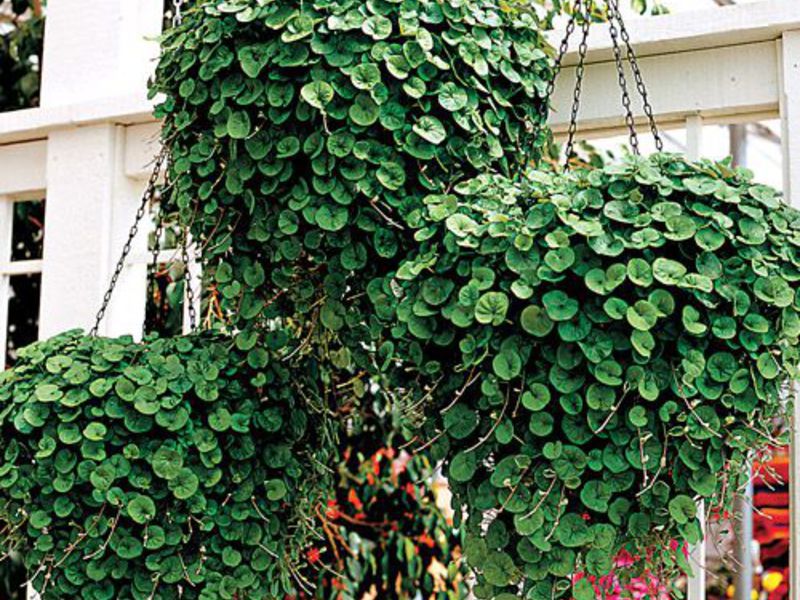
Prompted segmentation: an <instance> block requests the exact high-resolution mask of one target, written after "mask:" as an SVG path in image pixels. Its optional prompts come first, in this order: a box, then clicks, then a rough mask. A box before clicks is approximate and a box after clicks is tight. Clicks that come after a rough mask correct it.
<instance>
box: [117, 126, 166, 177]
mask: <svg viewBox="0 0 800 600" xmlns="http://www.w3.org/2000/svg"><path fill="white" fill-rule="evenodd" d="M160 139H161V127H160V125H159V124H158V123H156V122H152V123H146V124H142V125H133V126H131V127H127V128H126V129H125V140H126V141H125V175H126V176H128V177H131V178H133V179H147V178H149V177H150V173H151V172H152V170H153V160H154V158H155V156H156V155H157V154H158V152H159V150H160V148H161V143H160Z"/></svg>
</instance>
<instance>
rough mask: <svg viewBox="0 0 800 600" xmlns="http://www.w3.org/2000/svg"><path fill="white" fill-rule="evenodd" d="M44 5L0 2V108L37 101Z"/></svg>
mask: <svg viewBox="0 0 800 600" xmlns="http://www.w3.org/2000/svg"><path fill="white" fill-rule="evenodd" d="M44 4H45V0H3V1H0V111H6V110H16V109H20V108H30V107H32V106H37V105H38V104H39V76H40V71H41V64H42V47H43V44H42V42H43V40H44Z"/></svg>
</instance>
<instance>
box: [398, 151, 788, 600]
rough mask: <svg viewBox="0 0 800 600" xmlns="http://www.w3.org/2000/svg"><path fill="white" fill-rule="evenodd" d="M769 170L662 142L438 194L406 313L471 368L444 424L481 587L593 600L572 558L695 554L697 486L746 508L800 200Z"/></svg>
mask: <svg viewBox="0 0 800 600" xmlns="http://www.w3.org/2000/svg"><path fill="white" fill-rule="evenodd" d="M751 177H752V176H751V174H750V173H749V172H747V171H745V170H743V169H733V168H732V167H731V166H730V163H729V162H722V163H714V162H710V161H702V162H699V163H690V162H687V161H686V160H685V159H683V158H681V157H679V156H677V155H669V154H656V155H654V156H652V157H649V158H640V157H635V156H631V157H628V158H626V159H624V160H622V161H620V162H617V163H615V164H610V165H608V166H606V167H604V168H599V169H593V168H586V169H577V170H574V171H572V172H566V173H546V172H534V173H532V174H531V176H530V178H529V179H528V180H527V181H525V182H524V183H521V184H514V183H512V182H508V181H503V180H502V178H499V177H497V176H493V177H482V178H478V179H476V180H474V181H472V182H469V183H465V184H462V185H460V186H458V187H457V188H456V190H455V191H456V194H455V195H452V196H447V197H444V196H429V197H428V198H427V200H426V202H427V204H428V219H429V223H428V224H427V225H426V226H425V227H423V228H421V229H420V230H419V231H418V234H417V237H418V239H419V240H420V248H419V250H418V252H417V255H416V257H414V258H411V259H409V260H408V261H406V262H405V263H404V264H403V265H402V266H401V267H400V268H399V270H398V271H397V274H396V277H395V282H396V283H397V284H399V285H402V286H403V287H404V289H405V295H404V298H403V300H402V301H401V302H400V304H399V306H398V309H397V315H398V317H399V319H400V320H401V321H403V322H404V323H405V324H406V327H407V328H408V332H409V334H410V335H412V336H414V337H417V338H421V339H432V338H434V339H435V338H436V337H451V338H452V339H453V340H454V342H453V346H454V347H455V346H457V347H458V348H459V349H460V358H459V360H458V364H457V365H454V370H455V371H460V372H463V373H468V374H469V377H467V378H466V381H465V383H464V384H463V386H462V388H461V389H460V390H458V391H457V393H456V394H455V396H454V398H453V397H451V398H445V399H444V401H445V402H446V405H444V406H442V407H441V413H442V416H441V418H439V419H435V423H436V424H435V426H433V425H431V426H430V427H431V428H430V429H429V432H428V436H427V437H428V439H438V441H437V442H436V444H435V446H434V448H435V452H436V453H437V454H438V456H441V457H442V458H446V459H447V461H448V463H449V467H448V473H449V479H450V482H451V485H452V487H453V491H454V492H455V495H456V504H457V506H465V507H466V508H467V509H468V516H467V519H466V524H465V525H466V530H467V535H468V539H467V541H466V545H465V550H466V554H467V560H468V561H469V564H470V565H471V566H472V567H473V568H474V569H475V570H476V571H477V572H478V573H479V576H480V581H481V584H480V585H479V587H478V589H477V590H476V593H477V595H478V596H479V597H481V598H504V599H505V598H508V599H509V600H510V598H512V597H516V596H515V594H516V592H517V590H518V589H522V590H523V591H524V597H526V598H534V599H541V600H545V599H549V598H552V597H554V596H555V597H569V596H570V595H572V596H574V597H575V598H576V599H577V600H591V599H593V598H594V597H595V591H594V589H593V587H592V586H591V585H590V583H589V580H588V578H583V579H582V580H580V581H577V583H575V585H574V586H573V583H572V582H573V579H572V577H573V574H575V573H577V572H583V573H586V574H588V575H590V576H603V575H606V574H608V573H609V572H610V570H611V569H612V566H613V565H612V563H613V559H614V557H615V556H616V555H617V554H618V552H619V551H620V550H622V549H625V550H627V551H628V552H629V554H630V555H633V556H640V557H649V562H650V563H651V565H653V564H654V565H655V566H656V568H657V571H656V573H657V574H658V575H663V576H664V577H665V580H667V578H668V577H669V576H674V575H676V572H677V571H679V570H688V569H689V565H687V564H686V562H685V560H684V557H683V553H682V552H681V551H675V550H673V548H674V545H671V541H672V540H678V541H679V542H680V545H681V546H684V547H685V545H686V544H692V543H696V542H698V541H699V540H700V539H701V537H702V531H701V529H700V526H699V523H698V514H697V511H698V500H699V499H705V500H706V506H707V507H709V508H710V507H715V506H725V507H729V508H730V504H731V499H732V498H733V496H734V494H736V493H737V491H738V490H739V484H740V483H741V482H742V480H743V479H745V478H747V477H748V476H749V472H750V471H749V468H748V461H749V460H750V459H751V457H752V452H753V451H754V450H755V449H757V448H760V447H763V446H765V445H768V444H769V443H771V442H773V441H774V440H772V438H771V436H770V432H771V430H772V427H773V422H774V421H773V420H774V419H775V418H779V417H784V416H785V415H786V407H787V398H786V394H787V393H788V391H789V383H790V381H791V379H792V378H793V377H794V376H795V375H796V372H797V363H798V350H797V343H798V336H799V335H800V316H799V315H798V312H799V311H800V302H798V299H797V295H796V291H795V287H794V282H796V281H798V279H800V270H799V269H798V265H800V252H799V249H800V213H798V212H797V211H796V210H794V209H792V208H790V207H788V206H787V205H786V204H785V203H784V202H783V200H782V199H781V198H780V197H779V196H778V194H777V193H776V192H775V191H774V190H772V189H770V188H768V187H765V186H762V185H755V184H753V182H752V181H751ZM411 307H413V309H412V308H411ZM421 314H424V315H426V316H424V317H422V318H421V317H420V316H419V315H421ZM442 436H444V437H442ZM457 514H458V511H457ZM486 514H491V515H493V516H492V518H491V519H490V524H489V525H488V529H486V521H485V519H486ZM651 565H638V566H634V567H633V569H632V571H633V572H634V573H635V572H636V570H637V568H638V569H642V568H644V566H651ZM520 586H521V588H520Z"/></svg>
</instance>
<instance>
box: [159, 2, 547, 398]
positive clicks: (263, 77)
mask: <svg viewBox="0 0 800 600" xmlns="http://www.w3.org/2000/svg"><path fill="white" fill-rule="evenodd" d="M541 29H542V26H541V24H540V22H539V20H538V17H537V16H536V13H535V12H534V11H531V10H530V9H525V10H523V9H517V8H511V7H509V6H508V5H506V4H505V3H503V2H500V1H498V0H470V1H469V2H460V1H459V2H457V1H454V0H453V1H448V2H436V1H432V0H424V1H422V2H413V3H408V2H403V3H401V2H385V1H375V2H353V1H351V0H335V1H330V0H317V1H305V2H299V1H297V2H271V3H263V2H256V1H255V0H251V1H240V2H203V3H201V4H200V7H199V8H195V9H193V10H189V11H187V13H186V15H185V19H184V22H183V24H182V25H181V26H179V27H177V28H175V29H173V30H172V31H170V32H169V33H167V35H166V36H165V38H164V40H163V46H164V53H163V56H162V60H161V62H160V64H159V67H158V73H157V79H156V83H155V85H154V87H153V92H154V93H155V92H162V93H164V94H165V95H166V98H167V99H166V101H165V102H163V103H162V104H161V105H160V106H159V108H158V109H157V114H158V116H159V117H161V118H163V119H164V123H165V128H164V136H165V139H168V140H169V143H170V145H171V148H172V153H173V158H174V162H173V165H172V170H171V178H172V180H173V182H174V193H173V194H172V196H171V199H170V202H169V203H168V206H167V208H168V209H171V210H180V211H182V213H183V214H184V216H185V220H186V221H187V222H191V223H192V233H193V236H194V238H195V239H198V240H202V241H203V244H204V246H205V248H206V251H205V254H204V256H203V260H204V264H205V266H206V269H207V272H208V273H209V274H210V275H211V277H210V279H209V280H208V281H207V284H208V286H209V287H210V288H211V289H210V292H211V293H210V294H209V298H211V299H213V300H214V301H215V302H218V304H219V307H220V310H219V312H218V313H217V314H218V316H220V317H221V319H220V320H221V321H223V322H234V323H235V324H236V326H237V327H239V328H241V329H248V330H252V331H263V330H264V329H265V323H267V322H268V321H269V320H270V319H272V318H275V317H281V318H285V317H293V318H295V319H296V321H295V324H296V325H297V326H298V330H297V335H298V336H299V337H300V338H301V339H304V338H305V337H306V336H308V339H309V341H311V342H313V343H311V344H310V349H311V351H312V352H317V353H324V354H325V355H326V356H325V357H324V358H325V361H323V362H329V359H330V356H331V355H332V354H333V353H337V354H336V356H337V358H336V363H337V364H338V365H339V366H341V367H344V368H346V369H350V370H353V371H355V370H356V369H367V370H369V371H370V372H372V373H374V372H375V371H376V370H378V369H376V365H375V359H374V357H373V356H371V355H370V354H369V353H368V352H367V349H368V348H372V347H374V345H375V344H376V343H377V344H380V341H381V339H382V337H383V335H384V332H383V331H382V329H381V328H380V327H379V324H378V323H377V321H376V320H375V318H374V317H373V316H372V313H373V310H374V309H373V303H377V304H380V303H381V300H380V298H382V297H383V296H384V295H385V294H387V293H389V291H388V290H383V289H378V288H376V287H369V289H367V283H368V282H369V281H370V280H372V279H374V280H375V281H376V282H379V281H380V278H381V277H383V275H384V274H385V273H386V272H387V271H390V270H392V269H393V268H394V265H396V264H397V261H398V260H400V258H401V257H402V256H404V254H405V252H406V251H407V250H406V249H407V248H408V247H409V245H411V246H413V245H415V244H416V243H415V242H414V240H413V237H412V233H413V232H412V231H411V229H410V227H412V226H415V225H416V224H417V223H418V222H419V221H420V219H421V218H422V211H421V209H422V207H423V203H422V198H423V197H424V196H425V195H426V194H428V193H431V192H435V193H445V192H446V191H447V189H448V187H449V186H450V185H451V184H452V182H455V181H458V180H460V179H463V178H465V177H472V176H475V175H477V174H478V173H480V172H483V171H485V170H487V169H490V168H491V169H496V170H499V171H502V172H504V173H506V174H509V175H512V174H514V173H516V172H518V171H519V170H520V169H521V167H522V165H523V159H524V157H525V154H526V151H527V150H528V149H530V148H532V146H533V144H534V141H535V140H533V139H532V138H533V130H534V128H533V125H534V124H535V123H536V122H537V121H538V120H539V118H540V117H539V95H540V94H541V93H542V92H543V90H544V88H545V86H546V80H547V78H548V77H549V69H550V65H549V60H548V56H547V50H548V49H547V44H546V42H545V40H544V38H543V37H542V32H541ZM543 136H544V134H542V137H543ZM364 291H367V293H366V294H364V293H363V292H364ZM430 293H431V294H438V293H441V292H440V291H435V290H431V291H430ZM391 360H392V350H391V345H387V346H384V347H383V349H382V356H381V361H391ZM348 379H349V376H348ZM356 385H357V386H360V385H361V382H358V383H357V384H356ZM356 393H357V394H361V393H363V390H356Z"/></svg>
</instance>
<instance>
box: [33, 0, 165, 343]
mask: <svg viewBox="0 0 800 600" xmlns="http://www.w3.org/2000/svg"><path fill="white" fill-rule="evenodd" d="M102 4H103V5H102V7H101V8H100V9H99V10H91V11H90V10H86V3H85V2H84V1H82V0H60V1H59V2H53V3H51V6H48V15H47V26H46V27H47V30H46V35H45V50H44V70H43V73H42V108H44V109H47V108H52V107H60V106H75V105H80V104H86V103H95V102H100V101H102V100H104V99H105V100H112V101H113V100H114V99H115V98H120V97H130V96H131V95H132V94H137V95H140V97H141V98H143V99H144V98H145V96H146V82H147V77H148V74H149V73H150V72H151V71H152V68H153V58H154V57H155V56H157V52H158V47H157V44H156V43H155V41H154V38H155V37H156V36H157V35H158V33H159V32H160V30H161V23H162V19H163V0H106V1H105V2H103V3H102ZM126 138H127V136H126V135H125V128H124V127H122V126H119V125H117V124H115V123H113V122H112V123H101V124H98V125H92V126H89V127H83V128H72V129H63V130H56V131H53V132H52V133H51V134H50V136H49V138H48V152H47V223H46V225H45V227H46V231H45V248H44V273H43V278H42V310H41V313H42V315H41V325H40V335H41V336H43V337H47V336H51V335H53V334H56V333H58V332H60V331H63V330H65V329H69V328H73V327H82V328H86V329H88V328H90V327H91V326H92V325H93V323H94V315H95V313H96V312H97V310H98V308H99V307H100V303H101V300H102V296H103V292H104V291H105V289H106V287H107V286H108V282H109V279H110V276H111V272H112V270H113V268H114V264H115V262H116V259H117V257H118V256H119V253H120V251H121V250H122V245H123V243H124V240H125V237H126V235H127V230H128V229H129V228H130V226H131V224H132V220H133V216H134V214H135V212H136V207H137V205H138V203H139V197H140V196H141V192H142V188H143V182H141V181H139V182H136V181H133V180H131V179H129V178H127V177H125V166H126V165H125V156H126V153H125V141H126ZM145 243H146V232H145V231H143V232H142V233H141V234H140V237H139V239H137V240H136V245H137V248H141V247H143V245H144V244H145ZM144 286H145V278H144V271H143V269H141V268H133V269H126V271H125V272H124V273H123V277H122V279H121V280H120V284H119V289H118V290H117V293H116V295H115V296H114V302H113V303H112V307H111V308H110V310H109V314H108V316H107V321H106V323H105V325H104V327H103V328H102V329H101V333H104V334H119V333H123V332H128V333H135V332H137V331H138V330H139V329H140V328H141V322H142V319H143V316H144V306H143V304H144V289H145V288H144Z"/></svg>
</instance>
